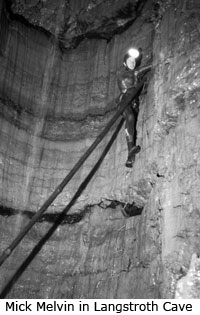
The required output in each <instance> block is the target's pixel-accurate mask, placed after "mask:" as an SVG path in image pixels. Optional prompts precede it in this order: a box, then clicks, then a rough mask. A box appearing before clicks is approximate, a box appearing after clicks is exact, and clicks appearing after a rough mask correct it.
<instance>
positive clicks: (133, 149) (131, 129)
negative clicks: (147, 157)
mask: <svg viewBox="0 0 200 315" xmlns="http://www.w3.org/2000/svg"><path fill="white" fill-rule="evenodd" d="M124 117H125V132H126V141H127V146H128V158H127V161H126V166H127V167H132V164H133V162H134V155H135V154H136V153H138V152H139V151H140V147H139V146H136V121H137V113H136V112H135V111H134V110H133V108H132V107H131V106H129V107H128V108H127V109H125V111H124ZM131 153H132V154H131Z"/></svg>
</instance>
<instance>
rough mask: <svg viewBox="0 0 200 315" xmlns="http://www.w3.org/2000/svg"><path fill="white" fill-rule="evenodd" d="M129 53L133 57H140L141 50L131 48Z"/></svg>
mask: <svg viewBox="0 0 200 315" xmlns="http://www.w3.org/2000/svg"><path fill="white" fill-rule="evenodd" d="M128 54H129V56H130V57H133V58H135V59H137V58H138V57H139V55H140V52H139V50H138V49H136V48H130V49H129V50H128Z"/></svg>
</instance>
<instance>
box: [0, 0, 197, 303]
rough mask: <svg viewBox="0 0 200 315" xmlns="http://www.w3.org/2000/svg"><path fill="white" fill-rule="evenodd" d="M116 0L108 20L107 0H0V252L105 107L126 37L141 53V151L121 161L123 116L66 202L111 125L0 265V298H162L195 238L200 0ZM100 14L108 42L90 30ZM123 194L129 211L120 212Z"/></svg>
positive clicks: (94, 132)
mask: <svg viewBox="0 0 200 315" xmlns="http://www.w3.org/2000/svg"><path fill="white" fill-rule="evenodd" d="M72 3H73V5H72ZM115 3H116V5H115V6H114V9H113V13H112V14H113V15H112V16H113V20H112V18H111V15H110V14H111V7H112V4H113V1H112V0H111V1H101V0H99V1H62V0H60V1H46V2H44V1H29V2H28V4H27V2H26V3H25V1H22V0H20V1H9V4H10V5H9V8H10V9H9V11H8V8H7V7H5V3H4V5H3V6H2V4H3V2H1V6H0V9H2V13H1V29H0V37H1V41H0V73H1V76H0V178H1V186H0V203H1V208H0V214H1V216H0V238H1V247H0V249H1V252H2V251H3V250H4V249H5V248H6V247H7V246H8V245H9V244H10V243H11V241H12V240H13V239H14V238H15V237H16V235H18V233H19V232H20V231H21V229H22V228H23V226H25V225H26V224H27V222H29V220H30V219H31V217H32V216H33V214H34V213H35V212H36V211H37V210H38V209H39V207H40V206H41V205H42V204H43V203H44V201H45V200H46V199H47V197H48V196H49V195H50V194H51V193H52V192H53V191H54V189H55V188H56V187H57V185H58V184H59V183H60V182H61V181H62V180H63V178H64V176H65V175H67V173H68V172H69V171H70V170H71V168H72V167H73V166H74V164H75V162H76V161H78V159H79V158H80V157H81V156H82V154H83V153H84V152H85V151H86V150H87V148H88V147H89V146H90V145H91V144H92V143H93V141H94V140H95V138H96V137H97V136H98V134H99V133H100V132H101V131H102V130H103V128H104V127H105V125H106V124H107V123H108V122H109V120H110V119H111V117H112V116H113V115H114V113H115V111H116V108H117V98H118V96H119V91H118V88H117V74H118V71H119V69H120V67H121V63H122V60H123V55H124V53H125V52H126V51H127V48H129V47H130V46H132V45H135V46H138V47H142V48H143V51H144V57H143V64H144V65H145V64H147V63H149V62H152V64H153V69H152V71H151V73H150V75H149V77H148V86H147V88H146V91H145V92H143V93H142V95H141V97H140V112H139V117H138V122H137V143H138V144H139V145H140V146H141V148H142V150H141V152H140V153H139V154H138V156H137V157H136V161H135V164H134V167H133V169H132V170H127V169H126V168H125V166H124V162H125V159H126V154H127V148H126V143H125V135H124V130H123V128H122V130H121V131H120V133H119V135H118V137H117V139H116V140H115V142H114V144H113V146H112V148H111V149H110V151H109V153H108V154H107V156H106V157H105V159H104V161H103V163H102V164H101V166H100V167H99V169H98V170H97V172H96V173H95V174H94V176H93V177H92V179H91V180H90V182H89V183H88V185H87V186H86V187H85V189H84V190H83V191H82V193H81V194H80V196H79V197H78V198H77V199H76V200H75V201H74V202H73V204H72V205H71V206H70V207H69V206H68V205H69V203H70V202H71V200H72V199H73V196H74V194H75V193H76V191H77V189H80V187H82V186H81V184H82V183H83V182H84V180H85V178H86V176H87V175H88V173H89V172H90V170H91V169H92V167H93V166H94V165H95V163H96V161H97V160H98V159H99V157H100V156H101V152H102V151H103V149H104V148H105V146H106V144H107V143H108V141H109V138H110V137H111V134H112V132H113V130H114V127H113V128H112V130H111V131H110V132H109V133H108V134H107V136H106V137H105V138H104V139H103V141H102V142H101V143H100V144H99V146H98V147H97V149H96V150H95V152H94V153H93V154H92V155H91V156H90V157H89V158H88V160H87V161H86V162H85V163H84V165H83V166H82V168H81V169H80V171H79V172H78V173H77V174H75V176H74V177H73V178H72V180H71V182H70V183H69V184H68V185H67V187H66V188H65V189H64V190H63V192H62V194H60V195H59V196H58V198H57V199H56V200H55V201H54V202H53V204H52V205H51V206H50V207H49V209H48V210H47V211H46V213H45V214H44V215H43V217H42V218H41V220H39V222H37V223H36V225H35V226H34V227H33V228H32V229H31V231H30V232H29V233H28V235H27V236H26V237H25V238H24V240H23V241H22V242H21V243H20V245H19V246H18V247H17V248H16V250H15V252H14V253H13V254H12V255H11V256H10V258H9V259H8V260H7V261H6V262H5V263H4V264H3V265H2V266H1V267H0V268H1V269H0V290H1V294H0V295H1V297H5V296H6V297H9V298H64V299H67V298H144V297H145V298H160V297H162V298H173V297H174V296H175V291H176V285H177V281H178V280H179V279H181V278H183V277H184V276H185V275H186V274H187V271H188V269H189V265H190V260H191V257H192V255H193V253H198V252H199V250H200V248H199V247H200V245H199V233H200V228H199V226H200V224H199V223H200V213H199V202H200V194H199V191H200V190H199V186H200V180H199V172H200V169H199V165H200V164H199V160H200V145H199V143H200V141H199V137H200V124H199V117H200V116H199V89H200V81H199V71H200V69H199V66H198V65H199V56H200V54H199V47H198V42H199V25H200V22H199V18H198V17H199V14H200V7H199V3H198V1H197V0H196V1H189V0H188V1H184V2H183V1H181V0H180V1H176V2H174V1H153V0H152V1H151V0H149V1H145V4H144V1H115ZM129 3H130V4H131V5H132V8H134V10H133V11H131V13H130V16H128V17H127V15H126V16H124V15H123V14H122V16H124V19H125V20H126V23H125V22H123V23H125V24H126V26H125V28H123V30H122V29H120V27H121V26H120V25H118V24H120V23H121V22H120V23H118V22H119V20H118V18H119V16H118V13H119V11H120V10H122V11H123V12H125V11H124V10H125V9H124V7H125V6H127V5H128V4H129ZM42 9H43V10H42ZM122 11H120V12H121V13H122ZM129 11H130V10H129ZM129 11H128V12H129ZM95 12H102V14H99V18H98V19H97V20H96V19H94V20H95V21H96V22H95V21H91V24H90V27H91V28H90V30H89V29H87V26H86V24H85V26H84V27H85V30H86V31H85V33H84V36H82V33H81V32H82V30H81V31H80V30H79V31H80V33H81V35H80V33H79V31H78V26H77V21H78V19H79V20H80V19H82V20H81V21H84V22H85V21H87V22H88V21H90V18H91V16H92V15H93V16H94V18H95V17H96V15H95V14H97V13H95ZM52 14H53V16H54V18H53V17H52ZM19 16H20V18H19ZM50 16H51V18H49V19H48V17H50ZM75 16H76V18H77V19H75ZM105 17H107V19H108V20H109V22H108V24H106V25H107V26H109V27H110V28H109V27H108V30H109V31H108V34H109V40H110V41H107V37H106V36H107V35H106V36H105V37H104V35H102V34H103V32H104V27H101V25H102V21H105V19H104V18H105ZM120 18H121V15H120ZM110 20H112V21H110ZM27 21H28V22H27ZM117 21H118V22H117ZM129 22H130V24H129ZM67 23H68V24H67ZM73 23H74V24H73ZM117 23H118V24H117ZM123 23H122V24H123ZM83 24H84V23H83ZM125 24H123V25H125ZM63 25H67V28H66V29H65V28H64V29H62V27H63ZM113 25H115V27H113ZM116 25H117V26H116ZM104 26H105V25H104ZM73 27H74V28H73ZM61 29H62V35H63V36H62V39H61V37H59V36H60V33H61ZM91 29H92V30H94V29H95V30H94V33H93V35H94V34H95V36H90V35H88V34H89V33H90V32H91ZM106 29H107V27H106ZM45 30H46V32H45ZM119 30H120V32H122V31H123V32H122V33H121V34H118V32H119ZM49 34H51V35H50V36H49ZM90 34H91V33H90ZM110 35H111V36H110ZM79 36H81V40H80V37H79ZM91 37H92V38H91ZM77 38H79V39H78V40H77ZM105 38H106V39H105ZM61 42H62V45H63V46H62V45H61ZM77 44H78V46H77ZM61 46H62V48H63V47H64V48H70V49H68V50H66V49H64V50H63V49H61ZM75 46H76V49H72V48H73V47H75ZM127 204H128V205H130V206H131V205H133V204H134V205H136V207H138V209H143V211H142V213H141V215H137V216H134V217H131V218H125V217H124V216H123V215H122V212H121V210H122V209H123V208H124V207H125V206H126V205H127ZM66 207H69V208H67V209H68V210H69V212H68V213H67V215H66V216H64V218H63V221H62V224H60V225H58V224H57V219H58V216H59V214H60V213H61V212H62V211H63V209H65V208H66ZM177 289H178V290H179V284H178V285H177ZM195 290H196V291H198V290H199V288H198V287H196V288H195ZM198 294H199V293H198V292H197V294H196V296H198Z"/></svg>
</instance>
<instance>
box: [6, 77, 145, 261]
mask: <svg viewBox="0 0 200 315" xmlns="http://www.w3.org/2000/svg"><path fill="white" fill-rule="evenodd" d="M144 82H145V78H143V79H142V80H141V82H140V83H139V84H138V85H137V86H136V87H135V88H133V89H130V91H129V93H127V94H124V96H123V98H122V99H121V101H120V104H119V105H120V106H119V107H120V108H119V109H118V110H117V112H116V114H115V115H114V116H113V118H112V119H111V120H110V121H109V122H108V124H107V126H106V127H105V128H104V129H103V131H102V132H101V133H100V134H99V136H98V137H97V138H96V140H95V141H94V142H93V144H92V145H91V146H90V147H89V148H88V150H87V151H86V152H85V153H84V154H83V155H82V157H81V158H80V159H79V161H78V162H77V163H76V164H75V165H74V167H73V168H72V170H71V171H70V172H69V173H68V174H67V176H66V177H65V178H64V179H63V181H62V182H61V183H60V185H59V186H58V187H57V188H56V189H55V190H54V192H53V193H52V194H51V195H50V196H49V198H48V199H47V200H46V201H45V202H44V204H43V205H42V206H41V208H40V209H39V210H38V211H37V212H36V214H35V215H34V216H33V218H32V219H31V220H30V222H29V223H28V224H27V225H26V226H25V227H24V229H23V230H22V231H21V232H20V233H19V235H18V236H17V237H16V238H15V239H14V241H13V242H12V243H11V245H10V246H9V247H7V248H6V249H5V251H4V252H3V254H2V255H1V256H0V266H1V265H2V264H3V263H4V262H5V260H6V259H7V258H8V257H9V256H10V255H11V253H12V252H13V250H14V249H15V248H16V247H17V245H18V244H19V243H20V242H21V240H22V239H23V238H24V236H25V235H26V234H27V233H28V232H29V230H30V229H31V228H32V227H33V225H34V224H35V223H36V222H37V221H38V219H39V218H40V217H41V216H42V215H43V213H44V212H45V211H46V210H47V208H48V207H49V206H50V205H51V203H52V202H53V201H54V200H55V199H56V197H57V196H58V195H59V194H60V193H61V192H62V191H63V189H64V187H65V186H66V185H67V184H68V183H69V181H70V180H71V179H72V177H73V176H74V175H75V173H76V172H77V171H78V170H79V169H80V167H81V166H82V165H83V163H84V162H85V161H86V159H87V158H88V157H89V156H90V155H91V153H92V152H93V151H94V149H95V148H96V147H97V145H98V144H99V143H100V142H101V141H102V139H103V138H104V137H105V135H106V134H107V133H108V131H109V130H110V129H111V127H112V126H113V125H114V123H115V122H116V121H117V120H118V118H119V117H120V115H121V114H122V113H123V112H124V110H125V109H126V108H127V107H128V106H129V105H130V104H131V102H132V101H133V99H134V98H135V97H137V96H138V94H139V93H140V92H141V89H142V87H143V84H144Z"/></svg>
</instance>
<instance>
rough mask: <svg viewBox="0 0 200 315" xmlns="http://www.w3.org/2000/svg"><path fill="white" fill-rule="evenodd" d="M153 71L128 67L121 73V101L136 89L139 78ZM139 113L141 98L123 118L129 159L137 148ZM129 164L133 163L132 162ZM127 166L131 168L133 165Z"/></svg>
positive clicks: (119, 81)
mask: <svg viewBox="0 0 200 315" xmlns="http://www.w3.org/2000/svg"><path fill="white" fill-rule="evenodd" d="M150 69H151V66H145V67H142V68H140V69H138V70H137V69H134V70H130V69H128V68H126V67H123V69H122V70H121V71H120V73H119V76H118V86H119V90H120V92H121V95H120V100H121V99H122V97H123V95H124V94H125V93H129V90H130V89H131V88H133V87H136V85H137V84H138V81H139V77H141V76H142V75H144V74H145V72H148V71H149V70H150ZM138 112H139V97H137V98H135V99H134V100H133V102H132V104H131V105H130V106H128V107H127V108H126V109H125V111H124V113H123V116H124V118H125V132H126V141H127V146H128V159H129V157H130V152H131V150H132V149H133V148H134V147H135V146H136V138H137V131H136V122H137V116H138ZM127 162H128V163H129V162H130V163H131V161H128V160H127ZM126 166H129V167H131V165H127V163H126Z"/></svg>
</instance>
